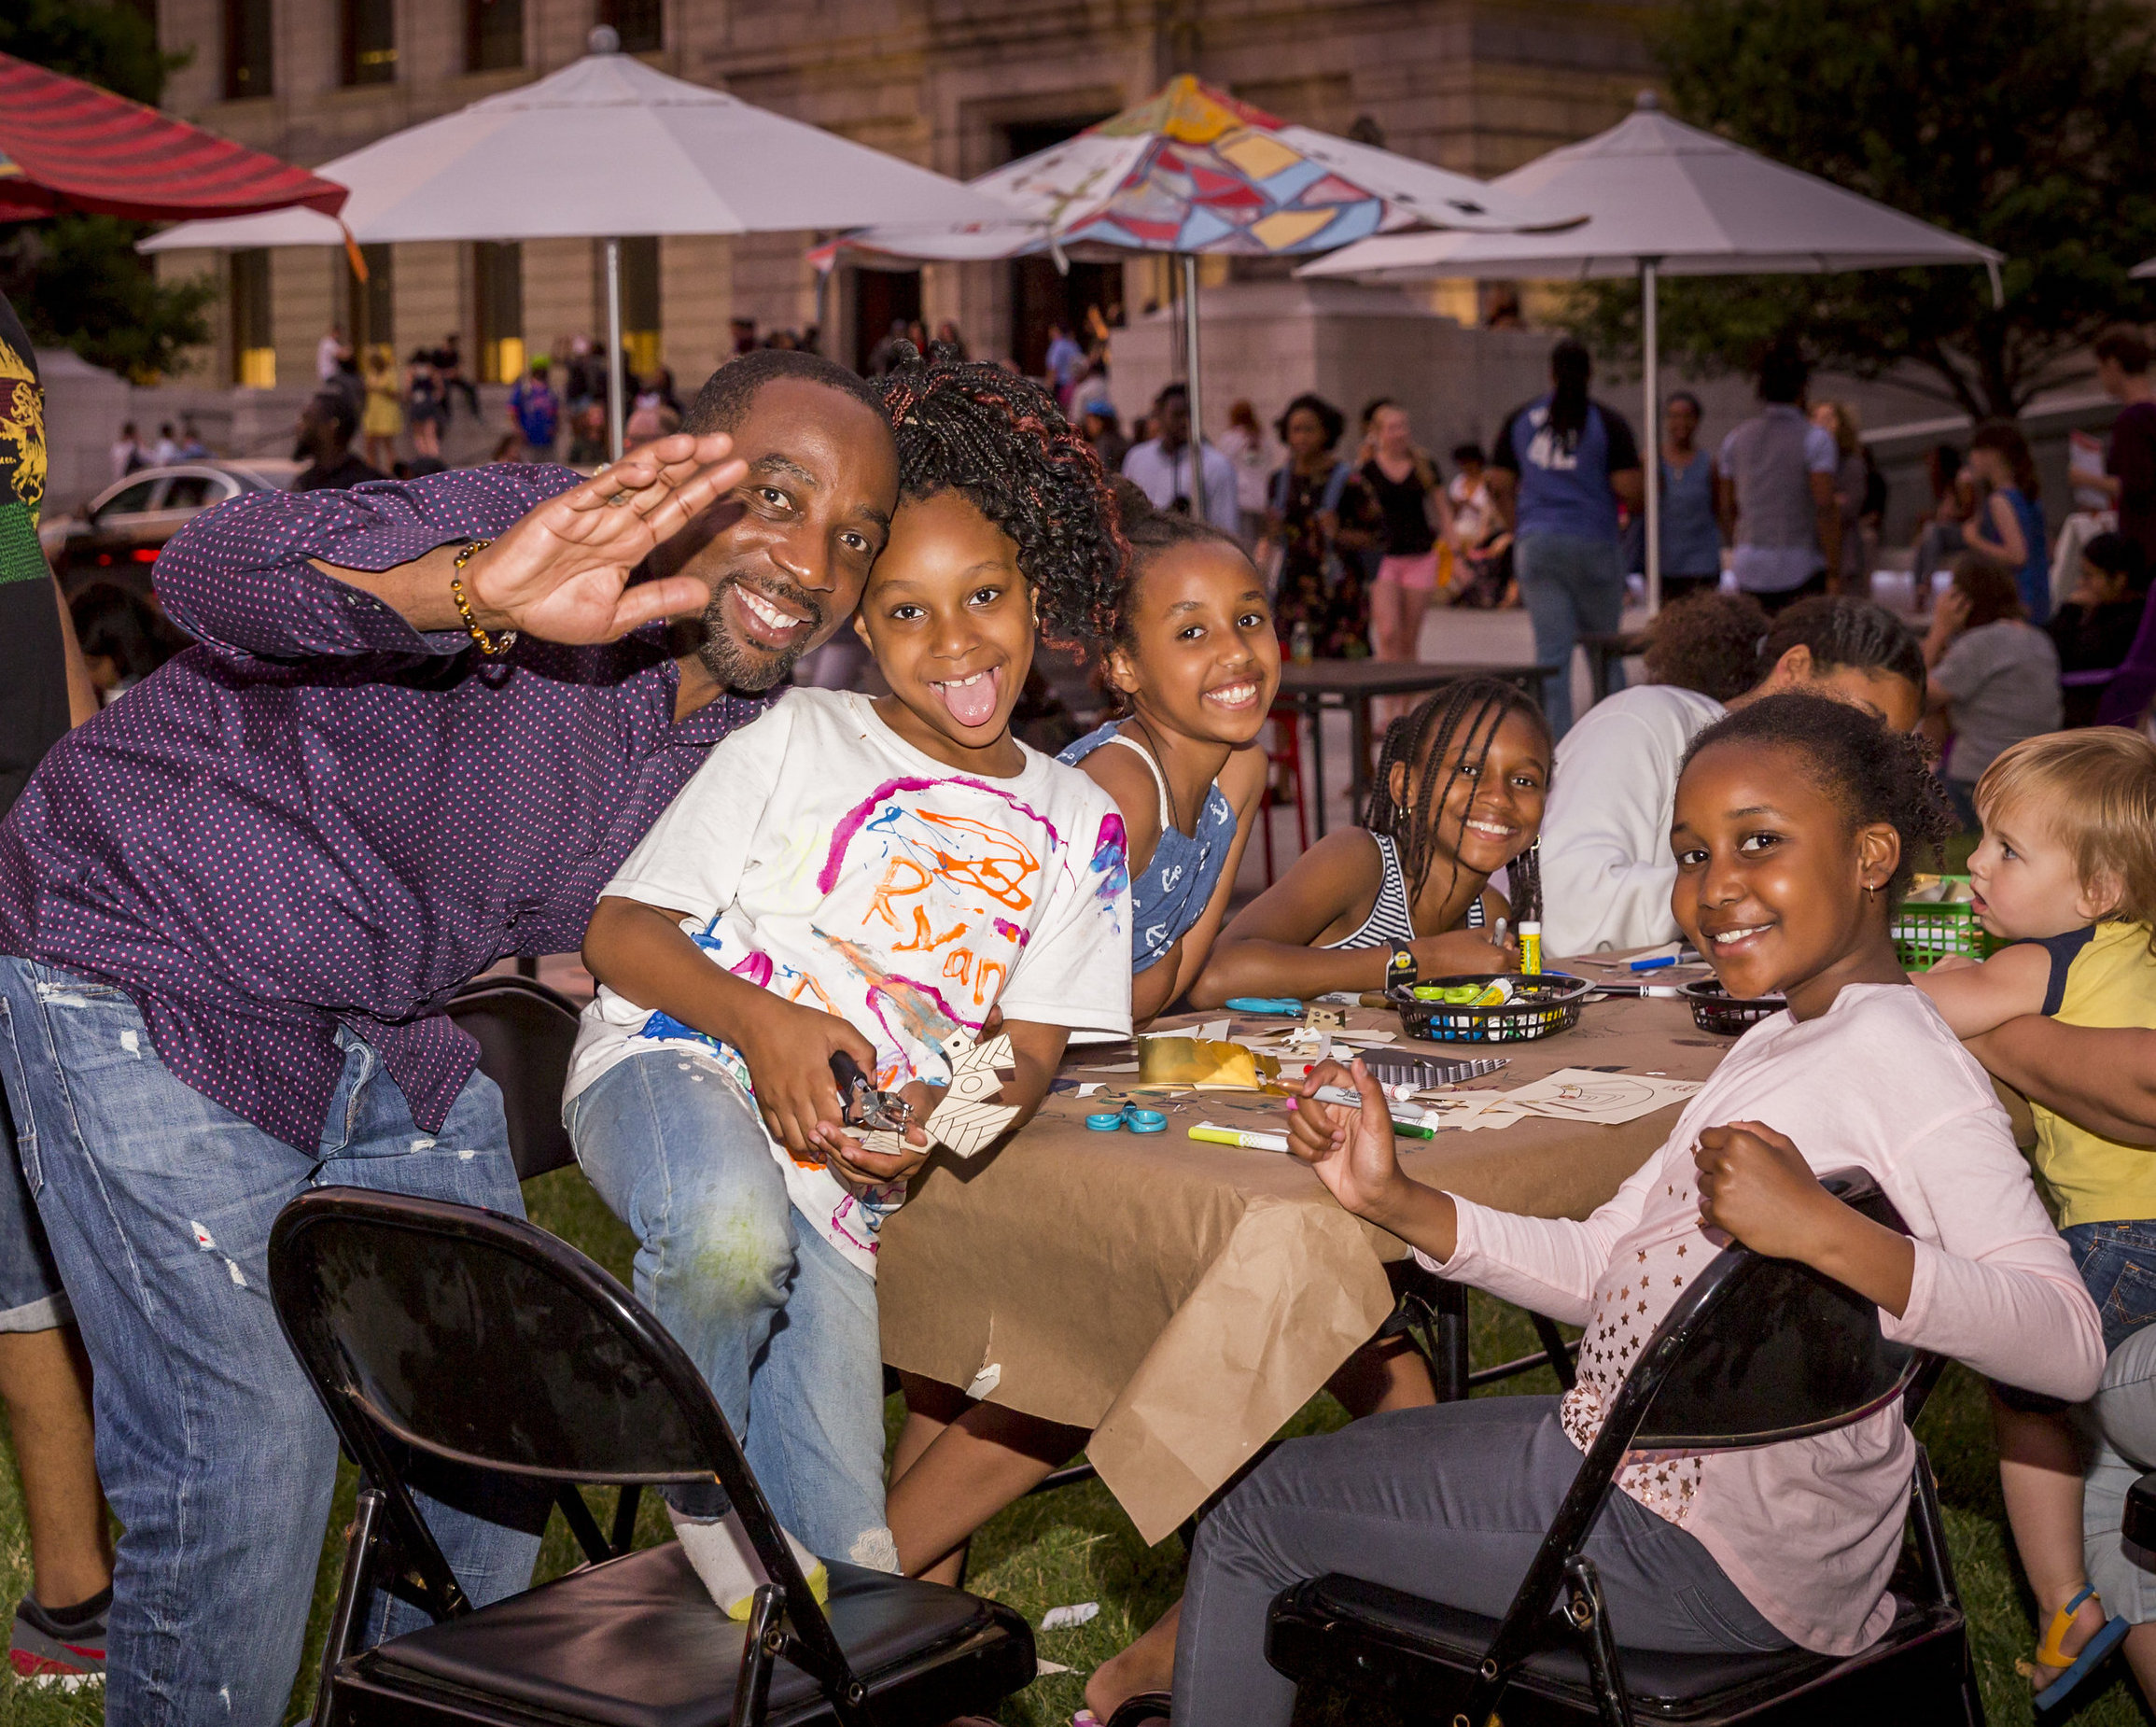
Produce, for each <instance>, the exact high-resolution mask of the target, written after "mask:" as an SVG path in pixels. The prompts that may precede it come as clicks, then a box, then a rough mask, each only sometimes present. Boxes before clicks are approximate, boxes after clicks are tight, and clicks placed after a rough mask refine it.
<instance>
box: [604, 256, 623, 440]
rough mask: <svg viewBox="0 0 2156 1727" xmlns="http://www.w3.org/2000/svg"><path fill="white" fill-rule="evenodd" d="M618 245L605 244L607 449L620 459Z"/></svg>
mask: <svg viewBox="0 0 2156 1727" xmlns="http://www.w3.org/2000/svg"><path fill="white" fill-rule="evenodd" d="M622 377H623V365H622V243H621V242H620V241H619V240H609V241H608V242H607V448H608V449H609V450H610V451H612V452H613V455H612V456H611V458H610V459H612V460H614V461H617V462H618V461H620V460H621V459H622V387H623V386H622Z"/></svg>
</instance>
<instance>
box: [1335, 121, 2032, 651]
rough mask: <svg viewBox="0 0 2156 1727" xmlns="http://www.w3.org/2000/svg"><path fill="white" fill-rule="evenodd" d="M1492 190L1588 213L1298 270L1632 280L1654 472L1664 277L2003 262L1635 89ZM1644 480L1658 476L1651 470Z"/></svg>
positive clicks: (1390, 237) (1651, 542) (1398, 238)
mask: <svg viewBox="0 0 2156 1727" xmlns="http://www.w3.org/2000/svg"><path fill="white" fill-rule="evenodd" d="M1491 190H1492V191H1497V192H1503V193H1505V194H1508V195H1511V196H1514V197H1519V198H1522V199H1534V200H1537V201H1539V202H1540V203H1542V204H1544V205H1545V206H1547V207H1550V208H1555V207H1557V206H1559V205H1567V206H1570V207H1572V208H1575V209H1581V210H1585V211H1586V212H1587V213H1588V218H1587V220H1586V221H1585V222H1583V223H1581V224H1579V225H1578V226H1577V227H1575V228H1572V229H1569V230H1567V231H1565V232H1562V233H1522V234H1511V235H1505V236H1497V235H1490V234H1475V233H1415V234H1379V235H1375V236H1373V237H1372V238H1370V239H1368V240H1365V241H1362V242H1360V243H1359V244H1357V245H1354V246H1348V247H1347V248H1345V249H1344V250H1342V251H1338V252H1335V253H1334V254H1332V256H1330V257H1328V258H1324V259H1321V260H1318V261H1317V262H1315V263H1311V264H1306V265H1305V266H1304V267H1303V268H1302V269H1301V270H1300V271H1299V272H1297V274H1301V275H1325V276H1360V277H1374V278H1377V279H1379V280H1393V281H1406V280H1430V279H1434V278H1441V277H1452V276H1482V277H1489V276H1500V277H1509V276H1529V277H1558V276H1571V277H1574V278H1575V279H1577V280H1581V281H1585V280H1589V279H1591V278H1600V277H1608V276H1624V275H1631V274H1635V273H1636V274H1638V276H1639V278H1640V296H1641V313H1642V316H1641V334H1642V337H1643V339H1644V345H1645V361H1646V364H1645V374H1646V375H1645V442H1644V446H1643V449H1644V454H1645V458H1646V460H1647V461H1648V462H1649V463H1650V464H1652V463H1654V462H1655V461H1657V460H1659V452H1660V448H1661V441H1660V434H1659V430H1658V429H1657V420H1658V417H1659V370H1660V357H1659V353H1658V352H1657V345H1656V336H1657V331H1656V303H1655V302H1656V284H1657V281H1658V278H1659V277H1660V276H1662V275H1665V274H1668V275H1782V274H1811V273H1817V274H1826V273H1828V272H1832V271H1839V270H1890V269H1898V268H1901V267H1903V266H1906V265H1914V264H1981V265H1983V266H1984V267H1985V269H1987V270H1988V271H1989V272H1990V273H1991V281H1992V297H1993V299H1994V300H1995V301H1996V300H1999V299H2001V298H2002V297H2003V296H2002V295H2001V292H2000V288H1999V277H1998V266H1999V263H2000V261H2001V255H2000V254H1999V253H1997V252H1995V251H1993V250H1991V249H1990V248H1989V247H1988V246H1978V245H1975V244H1974V243H1973V242H1971V241H1967V240H1964V239H1962V238H1961V237H1960V236H1959V235H1956V234H1952V233H1949V232H1946V230H1944V229H1943V228H1935V227H1933V226H1932V225H1931V224H1930V223H1928V222H1920V221H1918V220H1917V219H1916V218H1914V217H1912V216H1905V215H1903V214H1902V213H1901V212H1900V211H1899V210H1895V209H1890V208H1889V207H1888V206H1886V205H1885V204H1878V203H1875V202H1874V201H1872V200H1871V199H1869V198H1864V197H1860V196H1858V195H1857V194H1856V193H1855V192H1852V191H1847V190H1843V189H1842V188H1841V187H1839V186H1835V185H1832V184H1830V183H1829V182H1827V181H1826V180H1822V179H1820V178H1818V177H1817V176H1813V175H1809V174H1805V173H1802V172H1801V171H1799V170H1798V169H1795V168H1789V167H1785V166H1784V165H1783V164H1782V163H1780V162H1777V161H1769V160H1768V159H1767V158H1766V157H1764V156H1760V155H1757V154H1756V153H1755V152H1753V151H1751V150H1747V149H1743V148H1742V147H1739V146H1737V145H1734V144H1731V143H1730V142H1729V140H1728V139H1726V138H1717V137H1715V135H1714V134H1713V133H1705V132H1701V131H1699V130H1698V129H1696V128H1694V127H1691V126H1686V125H1683V124H1680V123H1679V122H1678V121H1676V120H1673V119H1671V118H1670V117H1669V116H1668V115H1667V114H1664V113H1663V112H1661V108H1660V105H1659V103H1658V102H1657V101H1656V99H1655V94H1654V92H1653V91H1642V92H1641V93H1640V96H1639V99H1638V102H1637V103H1636V105H1634V108H1633V111H1632V113H1631V117H1630V118H1629V119H1625V120H1624V121H1622V122H1621V123H1619V124H1618V125H1616V126H1613V127H1612V128H1611V129H1610V130H1609V131H1607V132H1604V133H1598V134H1597V135H1596V136H1594V137H1591V138H1587V139H1584V140H1582V141H1581V142H1580V143H1578V144H1568V145H1566V146H1564V147H1562V148H1561V149H1554V150H1551V151H1550V152H1549V153H1548V154H1547V156H1540V157H1537V158H1536V159H1535V160H1534V161H1531V162H1529V163H1528V164H1527V165H1526V166H1525V167H1524V168H1516V169H1515V170H1513V172H1512V173H1510V174H1507V175H1505V176H1502V177H1501V178H1499V179H1496V180H1494V181H1492V182H1491ZM1649 471H1650V472H1653V471H1655V470H1654V469H1653V468H1652V467H1651V466H1650V469H1649ZM1660 490H1661V488H1660V487H1659V486H1658V485H1649V486H1648V487H1647V488H1646V500H1647V508H1646V518H1647V519H1646V540H1647V546H1646V552H1647V607H1648V610H1649V611H1654V610H1658V609H1659V607H1660V604H1661V539H1660V533H1661V504H1660Z"/></svg>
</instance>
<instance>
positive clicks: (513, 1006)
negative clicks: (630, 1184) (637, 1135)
mask: <svg viewBox="0 0 2156 1727" xmlns="http://www.w3.org/2000/svg"><path fill="white" fill-rule="evenodd" d="M443 1011H444V1012H445V1013H447V1014H448V1015H449V1017H450V1018H451V1019H453V1020H454V1021H455V1023H456V1024H457V1026H458V1027H459V1028H460V1029H461V1030H463V1031H465V1032H469V1033H470V1034H471V1036H472V1037H473V1039H474V1040H476V1041H477V1043H478V1045H479V1071H480V1072H481V1073H483V1074H485V1075H486V1076H487V1077H488V1078H489V1079H491V1080H493V1081H494V1083H495V1084H496V1085H497V1086H499V1087H500V1088H501V1108H502V1115H503V1116H504V1117H505V1118H506V1119H507V1121H508V1123H509V1152H510V1157H511V1159H512V1160H513V1161H514V1162H515V1164H516V1178H517V1180H519V1181H529V1180H531V1178H532V1177H533V1176H535V1175H544V1174H545V1173H546V1172H548V1171H550V1170H558V1169H563V1168H565V1167H567V1165H569V1164H571V1163H574V1162H575V1161H576V1156H577V1154H576V1151H575V1149H574V1148H573V1147H572V1146H571V1145H570V1144H569V1134H568V1130H567V1128H565V1127H563V1126H562V1088H563V1087H564V1086H565V1085H566V1084H567V1080H568V1075H569V1054H570V1052H571V1051H572V1050H573V1049H574V1048H575V1047H576V1042H577V1020H578V1016H577V1004H575V1003H574V1002H572V1001H570V1000H569V998H568V997H567V996H566V995H564V994H563V993H562V992H561V991H560V990H553V989H549V988H548V987H547V986H546V985H545V984H543V983H540V982H539V981H538V980H537V979H536V978H531V977H474V978H473V979H472V980H471V981H470V982H469V983H468V984H466V985H464V987H463V988H461V989H460V990H457V992H456V993H455V995H453V996H451V997H450V998H449V1004H448V1006H447V1007H446V1008H445V1009H444V1010H443Z"/></svg>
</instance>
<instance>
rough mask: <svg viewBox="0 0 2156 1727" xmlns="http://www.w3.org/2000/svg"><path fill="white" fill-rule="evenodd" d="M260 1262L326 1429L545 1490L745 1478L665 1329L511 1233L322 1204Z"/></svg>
mask: <svg viewBox="0 0 2156 1727" xmlns="http://www.w3.org/2000/svg"><path fill="white" fill-rule="evenodd" d="M269 1261H270V1294H271V1299H273V1301H274V1302H275V1304H276V1309H277V1316H278V1319H279V1321H280V1322H281V1323H282V1324H283V1326H284V1327H285V1333H286V1336H287V1339H289V1341H290V1342H291V1344H292V1348H293V1350H294V1352H295V1353H296V1354H297V1355H299V1357H300V1359H301V1363H302V1364H304V1365H305V1367H306V1368H307V1369H308V1371H309V1373H310V1374H311V1375H312V1376H313V1377H314V1379H315V1383H316V1385H317V1387H318V1388H319V1389H320V1390H321V1392H322V1394H323V1397H324V1401H325V1402H326V1403H328V1404H329V1408H330V1410H331V1411H332V1414H333V1415H334V1413H335V1412H336V1411H339V1410H343V1409H349V1410H355V1411H358V1412H359V1413H360V1414H362V1415H363V1416H364V1417H365V1419H366V1420H367V1421H368V1422H369V1423H371V1425H373V1426H375V1427H377V1428H379V1429H380V1430H381V1431H382V1432H384V1433H386V1434H388V1435H390V1436H392V1437H393V1438H394V1439H399V1440H401V1441H402V1442H404V1443H405V1444H408V1445H411V1446H413V1447H416V1448H417V1449H419V1450H421V1451H424V1452H427V1453H431V1454H433V1455H435V1456H437V1457H440V1458H442V1459H444V1460H446V1461H449V1462H452V1463H456V1464H461V1465H465V1466H468V1467H478V1468H483V1469H496V1470H505V1471H508V1472H511V1473H512V1474H524V1475H532V1476H542V1477H546V1478H548V1479H552V1480H563V1481H709V1480H710V1479H711V1478H712V1476H713V1475H714V1474H715V1473H717V1474H721V1475H722V1474H723V1473H724V1472H725V1467H733V1468H735V1470H737V1471H742V1472H745V1470H746V1466H744V1465H743V1464H742V1463H741V1461H740V1455H739V1453H738V1451H736V1450H735V1446H734V1439H733V1436H732V1434H731V1433H730V1432H729V1431H728V1430H727V1426H726V1422H725V1418H724V1416H723V1415H722V1414H721V1412H720V1411H719V1409H718V1406H717V1405H716V1404H715V1403H714V1402H713V1401H712V1399H711V1394H710V1392H709V1390H708V1389H707V1388H706V1386H705V1384H704V1383H703V1381H702V1379H701V1378H700V1377H699V1376H698V1375H697V1372H696V1369H695V1368H694V1367H693V1365H692V1364H691V1363H690V1361H689V1359H688V1357H687V1356H686V1355H683V1354H682V1352H681V1349H680V1346H679V1344H678V1343H676V1342H675V1341H674V1340H673V1339H672V1338H671V1337H669V1336H668V1335H667V1333H666V1331H665V1328H664V1327H662V1326H660V1325H659V1323H658V1322H657V1321H656V1320H655V1319H653V1318H652V1317H651V1314H650V1313H647V1312H646V1311H645V1310H644V1308H642V1307H641V1306H640V1305H639V1304H638V1303H637V1299H636V1298H635V1297H634V1296H632V1295H631V1294H630V1293H629V1292H628V1291H627V1290H626V1289H624V1288H623V1287H622V1285H620V1284H618V1283H616V1282H615V1281H614V1279H613V1278H612V1277H610V1276H609V1275H608V1274H607V1272H606V1271H604V1270H602V1269H601V1268H600V1267H598V1266H596V1265H595V1264H594V1263H593V1262H592V1261H591V1260H589V1259H587V1258H586V1257H584V1256H583V1255H582V1254H581V1253H579V1252H577V1251H576V1249H575V1248H573V1247H570V1246H569V1245H567V1243H564V1242H562V1241H560V1240H558V1239H557V1238H555V1237H554V1236H552V1235H550V1234H548V1233H547V1232H546V1231H545V1230H543V1229H539V1228H537V1227H535V1226H534V1225H531V1224H528V1223H525V1222H524V1221H523V1220H522V1219H519V1218H512V1217H506V1216H503V1215H500V1214H498V1213H495V1212H486V1211H481V1210H479V1209H477V1208H476V1207H472V1206H466V1205H453V1204H449V1203H446V1202H443V1201H440V1200H421V1199H414V1198H412V1197H410V1196H408V1195H404V1194H385V1193H370V1192H363V1191H362V1190H360V1189H357V1188H342V1187H323V1188H317V1189H315V1190H314V1191H312V1192H309V1193H306V1194H303V1195H301V1197H300V1198H299V1199H297V1200H294V1201H293V1202H292V1203H291V1204H290V1205H287V1207H286V1208H285V1210H284V1211H283V1212H282V1213H281V1214H280V1215H279V1216H278V1218H277V1222H276V1225H275V1227H274V1229H273V1230H272V1232H271V1236H270V1255H269ZM714 1453H719V1454H718V1455H715V1454H714ZM725 1453H732V1455H731V1456H727V1455H725ZM355 1454H357V1453H355ZM729 1486H731V1483H729Z"/></svg>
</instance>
